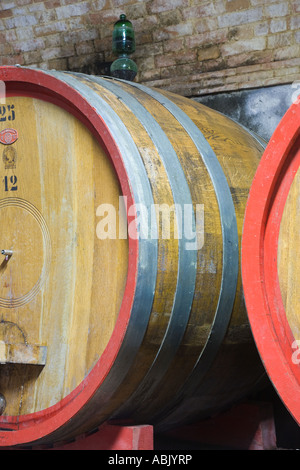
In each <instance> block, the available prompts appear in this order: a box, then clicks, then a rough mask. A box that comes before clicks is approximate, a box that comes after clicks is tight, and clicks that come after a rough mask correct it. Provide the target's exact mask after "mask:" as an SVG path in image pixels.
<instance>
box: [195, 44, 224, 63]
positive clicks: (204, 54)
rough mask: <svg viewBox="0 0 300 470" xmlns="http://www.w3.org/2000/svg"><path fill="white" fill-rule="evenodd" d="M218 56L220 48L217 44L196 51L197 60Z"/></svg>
mask: <svg viewBox="0 0 300 470" xmlns="http://www.w3.org/2000/svg"><path fill="white" fill-rule="evenodd" d="M219 56H220V49H219V47H218V46H212V47H206V48H202V49H200V50H199V51H198V60H199V61H203V60H208V59H217V58H218V57H219Z"/></svg>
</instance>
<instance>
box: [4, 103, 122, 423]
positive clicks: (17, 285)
mask: <svg viewBox="0 0 300 470" xmlns="http://www.w3.org/2000/svg"><path fill="white" fill-rule="evenodd" d="M9 103H11V105H12V104H13V105H14V109H15V116H16V117H15V120H14V126H15V127H16V128H17V129H18V133H19V139H18V141H17V142H15V143H14V144H13V146H14V147H13V148H14V149H15V151H16V153H17V156H18V158H17V162H16V167H15V168H14V169H7V170H5V168H4V165H3V162H1V164H2V169H1V173H2V184H1V188H0V191H1V202H0V220H1V247H3V248H8V247H10V249H12V250H13V256H12V257H11V259H9V260H7V261H5V258H4V257H3V261H2V265H1V286H0V302H1V303H2V310H1V319H0V338H1V341H4V342H7V341H8V342H10V341H12V342H14V341H15V342H16V343H18V342H19V341H20V339H21V340H22V342H23V344H24V345H28V346H30V345H40V346H45V347H47V350H48V354H47V363H46V367H43V368H42V369H41V370H39V371H38V373H39V375H38V378H37V379H36V380H32V379H31V374H33V376H34V377H35V376H36V374H37V371H32V370H31V369H30V368H29V367H26V368H24V372H22V373H21V372H20V370H19V369H18V370H15V369H14V367H13V366H11V365H7V366H1V376H0V387H1V390H2V391H3V394H4V395H5V396H6V397H7V408H6V413H7V414H12V415H14V414H18V413H21V414H27V413H31V412H35V411H39V410H42V409H45V408H47V407H49V406H51V405H53V404H54V403H56V402H57V401H59V400H61V399H62V398H63V397H64V396H66V395H67V394H68V393H70V391H72V390H73V389H74V388H75V387H76V386H77V385H78V384H79V383H80V382H81V381H82V380H83V379H84V377H85V376H86V374H87V373H88V371H89V370H90V369H91V368H92V366H93V364H94V363H95V361H96V360H97V359H98V358H99V355H101V353H102V351H103V350H104V348H105V346H106V344H107V341H108V339H109V337H110V335H111V332H112V330H113V328H114V324H115V320H116V316H117V314H118V311H119V308H120V302H121V300H122V292H123V291H124V286H125V281H126V274H127V250H128V248H127V240H114V241H112V240H109V239H107V240H99V239H98V238H97V236H96V224H97V222H98V221H99V220H100V219H99V217H97V216H96V209H97V207H98V205H99V204H100V203H101V202H102V201H104V200H105V202H106V203H111V204H113V205H114V206H117V204H118V198H119V195H120V188H119V184H118V181H117V179H116V177H115V174H114V172H113V170H112V166H111V164H110V162H109V161H108V159H107V158H106V157H105V155H104V153H103V151H102V150H101V148H100V147H99V145H98V144H97V142H96V140H95V139H94V138H93V137H92V136H91V134H90V133H89V132H88V131H87V130H86V129H85V128H84V126H83V125H82V124H81V123H80V122H79V121H77V120H76V119H75V118H73V117H72V116H71V115H68V114H67V113H66V112H65V111H63V110H62V109H60V108H58V107H57V106H55V105H52V104H50V103H46V102H43V101H41V100H36V99H31V98H25V97H24V98H22V97H14V98H11V99H10V100H9V102H8V104H9ZM3 127H4V126H3ZM46 129H47V132H46ZM6 148H7V147H4V146H2V148H1V150H2V152H3V151H4V150H5V149H6ZM12 176H13V177H16V178H17V185H16V186H17V190H16V191H13V192H12V191H6V188H5V181H3V179H4V178H5V177H6V178H8V180H9V181H10V178H11V177H12ZM12 195H13V196H14V197H13V198H12V197H11V196H12ZM117 215H118V214H117ZM42 219H43V221H47V222H43V223H42ZM44 232H47V233H46V234H45V233H44ZM47 237H48V238H49V239H48V238H47ZM112 242H113V243H112ZM1 256H2V255H1ZM45 263H47V266H45ZM48 265H49V266H48ZM37 284H38V288H37V289H36V290H35V292H34V295H32V296H28V293H30V291H32V289H33V288H34V286H36V285H37ZM99 286H101V287H100V288H99ZM22 298H23V301H22V302H20V299H22ZM18 299H19V301H18ZM20 303H21V305H19V304H20ZM3 307H4V308H3ZM3 367H5V369H3ZM32 367H34V366H32ZM15 376H17V378H15ZM15 380H17V381H18V383H20V384H22V387H20V386H18V387H14V386H13V385H12V384H13V383H15ZM12 389H13V391H12ZM16 389H18V390H19V392H16ZM11 394H13V397H14V398H13V399H10V395H11Z"/></svg>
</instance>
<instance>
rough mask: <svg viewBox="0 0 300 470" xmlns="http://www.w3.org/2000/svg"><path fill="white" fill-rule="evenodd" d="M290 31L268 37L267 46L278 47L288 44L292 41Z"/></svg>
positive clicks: (270, 47)
mask: <svg viewBox="0 0 300 470" xmlns="http://www.w3.org/2000/svg"><path fill="white" fill-rule="evenodd" d="M292 36H293V35H292V33H291V32H290V31H289V32H288V33H282V34H274V35H273V36H269V37H268V48H269V49H277V48H278V47H283V46H289V45H290V44H291V43H292Z"/></svg>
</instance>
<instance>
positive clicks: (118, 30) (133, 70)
mask: <svg viewBox="0 0 300 470" xmlns="http://www.w3.org/2000/svg"><path fill="white" fill-rule="evenodd" d="M112 50H113V52H114V54H116V55H118V56H119V57H118V59H116V60H115V61H114V62H113V63H112V64H111V67H110V72H111V75H112V76H113V77H117V78H122V79H124V80H133V79H134V77H135V76H136V74H137V66H136V63H135V62H134V61H133V60H132V59H130V58H129V57H128V55H129V54H132V53H133V52H134V51H135V35H134V29H133V26H132V23H131V22H130V21H129V20H127V19H126V15H124V14H122V15H120V19H119V20H118V21H116V23H115V24H114V29H113V44H112Z"/></svg>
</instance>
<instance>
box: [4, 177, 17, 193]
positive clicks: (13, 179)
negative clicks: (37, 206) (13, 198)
mask: <svg viewBox="0 0 300 470" xmlns="http://www.w3.org/2000/svg"><path fill="white" fill-rule="evenodd" d="M17 181H18V178H17V177H16V176H15V175H13V176H11V177H10V178H8V176H4V188H5V191H17V189H18V186H17ZM9 182H10V183H11V185H12V186H11V187H10V188H9V187H8V183H9Z"/></svg>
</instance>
